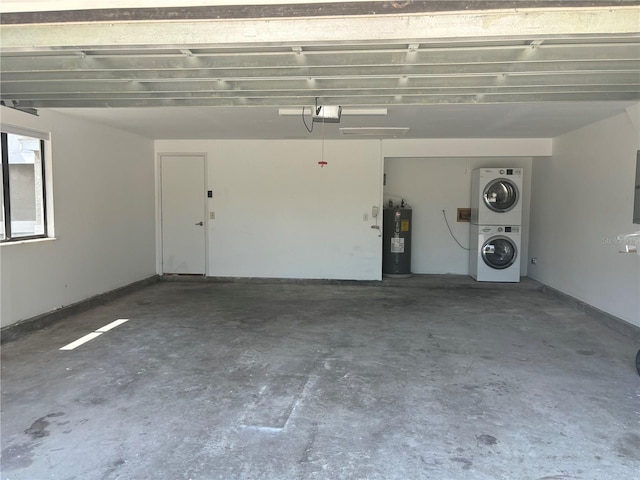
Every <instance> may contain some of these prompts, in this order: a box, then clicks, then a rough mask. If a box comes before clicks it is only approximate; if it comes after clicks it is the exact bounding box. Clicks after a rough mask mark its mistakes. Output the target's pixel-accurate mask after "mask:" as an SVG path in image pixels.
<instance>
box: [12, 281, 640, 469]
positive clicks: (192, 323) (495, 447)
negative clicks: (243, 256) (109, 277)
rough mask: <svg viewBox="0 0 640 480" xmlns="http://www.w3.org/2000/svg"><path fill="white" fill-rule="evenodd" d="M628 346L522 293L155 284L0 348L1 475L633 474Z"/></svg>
mask: <svg viewBox="0 0 640 480" xmlns="http://www.w3.org/2000/svg"><path fill="white" fill-rule="evenodd" d="M393 285H403V286H402V287H397V286H396V287H394V286H393ZM118 318H128V319H130V320H129V322H127V323H125V324H123V325H121V326H119V327H117V328H115V329H113V330H111V331H109V332H107V333H104V334H103V335H101V336H100V337H98V338H96V339H95V340H92V341H91V342H89V343H86V344H84V345H82V346H81V347H79V348H77V349H76V350H73V351H60V350H59V348H60V347H61V346H63V345H66V344H67V343H69V342H71V341H73V340H75V339H77V338H79V337H81V336H83V335H85V334H87V333H89V332H91V331H93V330H96V329H98V328H100V327H102V326H104V325H106V324H108V323H110V322H112V321H113V320H116V319H118ZM637 347H638V345H635V344H634V342H633V341H632V340H630V339H629V338H628V337H623V336H621V335H619V334H618V333H616V332H614V331H612V330H610V329H608V328H607V327H605V326H603V325H601V324H600V323H598V322H597V321H595V320H593V319H592V318H591V317H589V316H587V315H585V314H584V313H581V312H579V311H578V310H577V309H574V308H572V307H570V306H567V305H565V304H563V303H561V302H559V301H557V300H554V299H552V298H550V297H547V296H545V295H544V294H543V293H541V292H540V291H539V290H538V285H537V284H536V283H535V282H532V281H525V282H523V283H521V284H516V285H511V284H498V285H488V284H477V283H473V282H472V281H471V280H469V279H467V278H466V277H448V276H443V277H431V278H430V279H429V280H427V281H425V280H424V279H423V280H421V279H419V278H418V279H414V280H411V281H404V282H399V283H395V284H394V282H392V281H385V286H357V285H317V284H316V285H314V284H286V283H275V284H252V283H249V284H247V283H204V282H203V283H196V282H185V283H183V282H160V283H157V284H155V285H152V286H150V287H148V288H145V289H144V290H140V291H138V292H135V293H133V294H130V295H127V296H126V297H122V298H120V299H118V300H115V301H111V302H109V303H108V304H105V305H102V306H99V307H96V308H93V309H92V310H90V311H87V312H85V313H82V314H78V315H74V316H71V317H68V318H66V319H65V320H63V321H61V322H59V323H57V324H55V325H54V326H52V327H50V328H48V329H45V330H41V331H38V332H35V333H32V334H30V335H28V336H26V337H23V338H21V339H18V340H16V341H13V342H10V343H8V344H6V345H4V346H3V347H2V417H1V422H2V424H1V433H2V464H1V467H2V475H1V476H2V479H8V480H19V479H28V480H40V479H43V480H44V479H64V480H71V479H77V480H114V479H154V480H162V479H167V480H179V479H193V480H196V479H198V480H201V479H225V480H230V479H278V480H288V479H327V480H338V479H350V480H351V479H369V480H376V479H384V480H393V479H402V480H407V479H438V480H447V479H491V480H495V479H505V480H506V479H508V480H514V479H531V480H542V479H546V480H552V479H553V480H559V479H582V480H587V479H593V480H596V479H597V480H605V479H616V480H625V479H638V478H640V377H639V376H638V375H637V374H636V372H635V369H634V365H633V358H634V355H635V350H636V349H637Z"/></svg>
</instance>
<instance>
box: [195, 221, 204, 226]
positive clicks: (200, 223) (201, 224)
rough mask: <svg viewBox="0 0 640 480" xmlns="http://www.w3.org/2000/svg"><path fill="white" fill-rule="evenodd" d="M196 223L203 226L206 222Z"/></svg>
mask: <svg viewBox="0 0 640 480" xmlns="http://www.w3.org/2000/svg"><path fill="white" fill-rule="evenodd" d="M196 225H200V226H203V225H204V223H202V222H198V223H196Z"/></svg>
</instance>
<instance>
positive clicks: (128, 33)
mask: <svg viewBox="0 0 640 480" xmlns="http://www.w3.org/2000/svg"><path fill="white" fill-rule="evenodd" d="M27 3H30V4H31V6H32V7H33V6H34V5H35V6H37V5H41V6H42V5H44V4H43V3H42V1H40V2H33V1H32V2H27ZM66 3H73V2H66ZM125 3H127V2H125ZM131 3H136V2H131ZM165 3H166V2H165ZM169 3H171V2H169ZM191 3H196V4H198V5H201V6H199V7H181V8H177V9H174V10H171V9H169V10H170V11H169V10H166V9H162V8H160V9H149V10H139V9H138V10H136V9H129V10H100V11H92V12H91V13H87V12H88V11H85V12H84V13H83V12H66V13H61V12H49V13H47V14H44V13H42V12H35V13H30V14H28V13H19V12H18V13H13V14H12V13H7V14H4V15H3V16H2V17H1V19H0V21H1V22H2V26H1V27H0V34H1V42H0V45H1V46H0V54H1V55H2V62H0V71H1V73H2V75H1V76H0V99H1V100H2V101H3V102H4V103H5V104H7V105H12V106H15V107H18V108H24V109H30V108H35V109H46V108H51V109H55V110H59V111H61V112H64V113H67V114H69V115H74V116H77V117H80V118H83V119H90V120H93V121H97V122H102V123H104V124H108V125H112V126H114V127H118V128H122V129H125V130H128V131H131V132H135V133H137V134H140V135H144V136H146V137H149V138H175V139H180V138H183V139H188V138H229V139H239V138H261V139H275V138H319V137H320V136H322V135H324V136H325V137H327V138H339V137H340V133H339V129H340V128H344V127H347V128H348V127H408V128H409V129H410V130H409V131H408V133H407V134H406V135H404V136H403V138H456V137H458V138H482V137H484V138H508V137H511V138H518V137H529V138H541V137H543V138H549V137H555V136H558V135H561V134H563V133H565V132H567V131H571V130H574V129H576V128H579V127H581V126H584V125H587V124H589V123H593V122H595V121H598V120H600V119H602V118H606V117H610V116H613V115H616V114H618V113H621V112H624V111H625V108H626V107H628V106H630V105H632V104H634V103H637V102H638V101H640V6H639V2H634V1H633V0H611V1H606V0H593V1H580V0H575V1H574V2H563V1H561V0H557V1H556V0H550V1H546V2H540V1H535V2H526V1H521V2H506V3H504V2H503V3H497V2H484V3H486V4H487V5H489V4H492V5H493V6H491V7H490V8H489V7H487V9H486V10H473V11H472V10H469V7H470V6H471V7H473V8H479V7H478V6H479V5H480V6H482V4H483V2H468V4H467V3H465V2H451V3H448V2H444V1H433V2H377V3H376V2H362V3H359V4H354V3H353V2H351V3H350V4H346V3H342V4H340V3H334V4H329V5H331V6H330V7H329V6H327V7H323V6H320V7H317V6H312V5H310V4H308V3H307V4H293V2H292V4H291V5H289V6H273V5H271V6H267V7H261V8H256V9H252V8H249V7H246V6H245V7H244V8H243V7H238V6H234V7H230V6H211V7H206V6H202V3H203V2H199V1H198V2H191ZM205 3H208V2H205ZM216 3H220V2H216ZM231 3H235V2H231ZM239 3H246V2H239ZM263 3H265V2H263ZM266 3H272V2H266ZM17 4H18V2H9V7H16V5H17ZM45 4H47V5H52V4H53V2H49V3H47V2H45ZM503 4H504V5H510V6H511V8H504V9H499V8H496V5H503ZM527 4H531V6H532V8H529V9H527V8H525V7H526V6H527ZM567 4H569V5H570V6H567ZM300 5H302V6H300ZM341 5H344V6H341ZM448 5H456V8H457V10H455V11H446V10H445V11H443V8H446V7H447V6H448ZM514 5H517V6H518V7H519V8H513V6H514ZM540 5H543V7H541V6H540ZM547 5H551V7H549V8H547ZM573 5H579V7H576V8H574V7H573ZM343 8H344V12H350V13H349V14H345V15H340V12H339V10H341V9H343ZM329 9H332V10H330V11H329ZM358 9H364V10H363V12H364V11H366V12H371V11H372V10H376V12H375V13H376V14H371V13H367V14H364V13H363V14H360V15H354V14H353V12H357V11H358ZM403 9H404V10H403ZM422 10H424V11H422ZM25 11H26V10H25ZM255 12H259V13H255ZM283 12H284V13H286V15H285V14H283ZM169 13H170V14H171V15H175V16H177V17H179V18H177V19H176V20H172V21H167V18H169V17H170V18H173V17H171V15H169ZM235 14H237V15H239V17H237V18H236V17H234V15H235ZM167 15H169V17H166V16H167ZM194 15H197V17H194ZM221 15H222V17H221ZM165 17H166V18H165ZM316 98H319V99H320V101H319V103H320V104H325V105H342V106H344V111H345V115H343V117H342V121H341V122H340V124H317V123H316V124H314V131H313V132H312V133H309V132H308V131H307V129H306V128H305V126H304V125H303V123H302V119H301V116H279V115H278V109H279V107H287V108H288V109H291V108H299V109H300V111H301V113H302V106H311V105H313V104H314V101H315V99H316ZM354 107H357V108H367V107H383V108H386V109H387V110H388V115H387V116H383V117H378V116H375V117H374V116H348V115H346V112H347V110H348V109H349V108H354ZM307 111H309V109H308V110H307ZM307 122H308V123H310V118H309V116H307Z"/></svg>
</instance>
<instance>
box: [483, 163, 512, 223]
mask: <svg viewBox="0 0 640 480" xmlns="http://www.w3.org/2000/svg"><path fill="white" fill-rule="evenodd" d="M522 173H523V172H522V168H508V167H505V168H479V169H478V170H474V171H473V172H472V173H471V223H473V224H475V225H521V224H522Z"/></svg>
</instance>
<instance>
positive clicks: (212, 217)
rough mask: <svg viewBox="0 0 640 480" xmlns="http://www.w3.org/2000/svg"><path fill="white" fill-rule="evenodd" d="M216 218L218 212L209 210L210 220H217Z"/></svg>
mask: <svg viewBox="0 0 640 480" xmlns="http://www.w3.org/2000/svg"><path fill="white" fill-rule="evenodd" d="M215 219H216V212H209V220H215Z"/></svg>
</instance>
